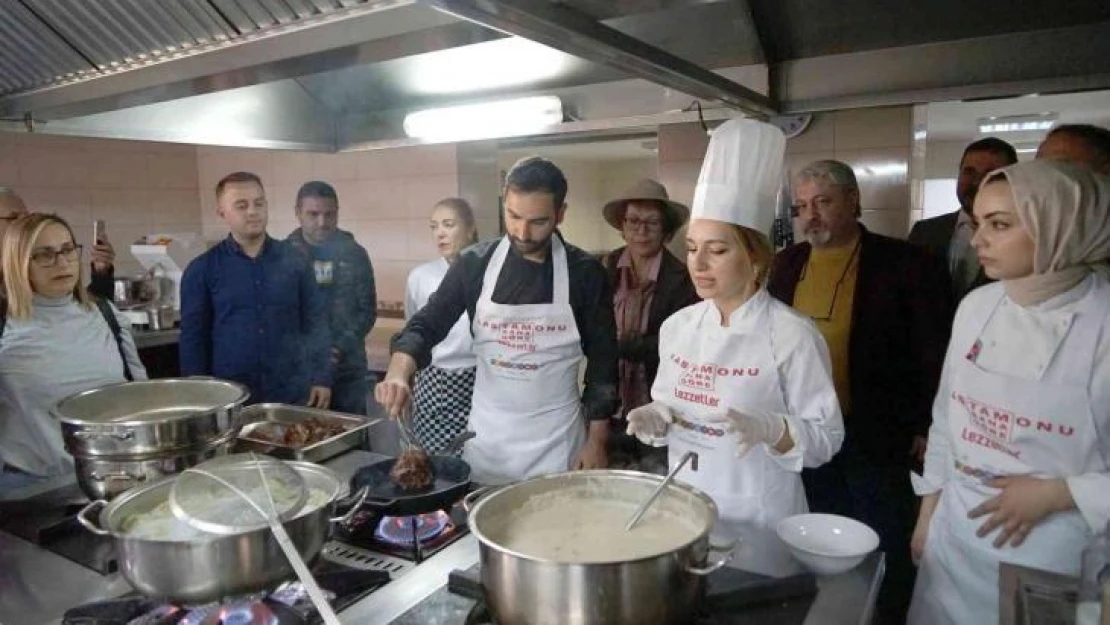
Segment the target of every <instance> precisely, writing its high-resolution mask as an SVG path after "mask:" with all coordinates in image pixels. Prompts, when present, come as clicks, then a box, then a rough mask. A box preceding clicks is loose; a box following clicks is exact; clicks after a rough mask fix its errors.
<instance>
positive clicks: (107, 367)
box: [0, 213, 146, 499]
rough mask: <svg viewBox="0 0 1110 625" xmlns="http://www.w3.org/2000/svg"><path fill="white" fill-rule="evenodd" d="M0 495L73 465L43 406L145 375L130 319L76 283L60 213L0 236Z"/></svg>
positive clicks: (76, 263)
mask: <svg viewBox="0 0 1110 625" xmlns="http://www.w3.org/2000/svg"><path fill="white" fill-rule="evenodd" d="M0 250H2V252H0V270H2V271H3V275H4V289H3V290H4V294H3V295H4V297H3V301H2V302H0V303H2V304H3V305H4V317H3V318H2V322H0V323H2V325H0V499H15V498H19V497H20V495H19V492H20V491H21V490H22V489H25V488H27V487H29V486H33V485H35V484H36V483H39V482H43V481H45V480H47V479H49V478H52V477H56V476H60V475H65V474H67V473H70V472H72V470H73V464H72V461H71V459H70V457H69V456H68V454H66V452H65V449H64V447H63V445H62V433H61V428H60V426H59V424H58V423H57V422H56V421H55V420H54V418H53V417H52V416H51V415H50V408H51V407H52V406H53V405H54V404H55V403H56V402H57V401H58V400H60V399H62V398H64V397H66V396H68V395H70V394H72V393H76V392H79V391H84V390H88V389H91V388H95V387H98V386H103V385H105V384H113V383H118V382H124V381H126V380H132V379H134V380H143V379H146V370H145V369H144V368H143V365H142V362H141V361H140V360H139V355H138V352H137V351H136V349H135V343H134V341H133V340H132V337H131V331H130V324H129V323H128V322H127V321H126V320H125V319H123V318H122V317H119V316H118V315H117V314H116V311H115V309H114V308H113V307H112V305H111V304H109V303H108V302H106V301H103V300H94V299H92V298H91V297H90V296H89V295H88V294H87V293H86V291H85V289H84V287H82V286H81V284H82V280H81V266H82V259H81V246H80V245H78V244H77V243H76V242H75V238H74V236H73V230H72V228H70V226H69V224H67V223H66V222H65V220H63V219H61V218H60V217H56V216H53V215H43V214H35V213H32V214H30V215H27V216H25V217H22V218H20V219H18V220H16V221H15V222H13V223H12V225H11V226H10V227H9V228H8V229H7V231H6V232H5V233H4V236H3V239H2V240H0Z"/></svg>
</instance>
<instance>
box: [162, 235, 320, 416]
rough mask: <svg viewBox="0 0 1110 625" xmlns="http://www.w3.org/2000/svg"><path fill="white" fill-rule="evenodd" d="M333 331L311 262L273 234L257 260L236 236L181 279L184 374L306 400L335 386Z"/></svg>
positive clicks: (279, 398)
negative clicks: (316, 389) (313, 392)
mask: <svg viewBox="0 0 1110 625" xmlns="http://www.w3.org/2000/svg"><path fill="white" fill-rule="evenodd" d="M330 343H331V340H330V332H329V330H328V321H327V310H326V305H325V302H324V298H323V295H322V294H321V293H320V292H319V290H318V289H317V288H316V279H315V276H314V274H313V270H312V267H310V266H309V265H308V263H306V262H305V260H304V259H303V258H302V257H301V255H300V254H298V253H297V252H296V250H294V249H293V248H292V247H290V246H289V245H288V244H287V243H284V242H281V241H277V240H275V239H271V238H269V237H267V238H266V242H265V243H264V244H263V246H262V251H261V252H260V253H259V255H258V256H257V257H256V258H250V257H248V256H247V255H246V254H244V253H243V251H242V248H241V247H240V246H239V244H238V243H236V242H235V241H234V240H233V239H232V238H231V237H228V238H227V239H225V240H224V241H222V242H220V243H219V244H218V245H216V246H215V247H213V248H212V249H210V250H208V251H207V252H205V253H204V254H202V255H201V256H198V257H197V258H196V259H194V260H193V262H191V263H189V267H188V268H187V269H186V270H185V275H184V277H183V278H182V281H181V343H180V351H181V374H182V375H211V376H215V377H218V378H223V379H226V380H234V381H236V382H240V383H242V384H245V385H246V386H247V388H249V389H250V390H251V401H252V402H280V403H291V404H300V403H304V402H305V401H306V400H307V399H308V391H309V387H310V386H329V387H330V386H331V382H332V373H333V371H332V368H333V365H332V363H331V355H330Z"/></svg>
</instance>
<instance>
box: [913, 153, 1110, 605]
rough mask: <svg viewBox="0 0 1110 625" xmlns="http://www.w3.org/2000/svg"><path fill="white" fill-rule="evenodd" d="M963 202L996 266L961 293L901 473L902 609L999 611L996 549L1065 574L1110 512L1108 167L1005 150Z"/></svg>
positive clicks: (989, 264) (1010, 558)
mask: <svg viewBox="0 0 1110 625" xmlns="http://www.w3.org/2000/svg"><path fill="white" fill-rule="evenodd" d="M974 215H975V220H976V222H977V224H978V229H977V231H976V234H975V237H974V239H973V240H972V244H973V245H974V247H975V249H976V251H977V252H978V254H979V260H980V262H981V263H982V264H983V267H984V269H985V270H986V273H987V275H988V276H989V277H991V278H994V279H996V280H999V282H997V283H995V284H991V285H989V286H986V287H983V288H981V289H978V290H976V291H974V292H972V293H971V294H969V295H968V296H967V297H966V298H965V299H964V300H963V301H962V302H961V303H960V308H959V311H958V312H957V313H956V321H955V326H954V328H953V331H952V340H951V343H949V346H948V354H947V357H946V359H945V365H944V373H943V375H942V378H941V384H940V389H939V392H938V393H937V398H936V401H935V403H934V405H933V425H932V429H931V430H930V432H929V447H928V452H927V454H926V458H925V474H924V476H923V477H919V476H914V478H915V480H914V482H915V484H914V485H915V488H916V490H917V492H918V494H919V495H923V500H922V506H921V513H920V515H919V517H918V522H917V528H916V529H915V531H914V536H913V543H912V550H913V553H914V556H915V558H918V559H919V561H920V570H919V573H918V577H917V585H916V587H915V588H914V598H913V604H912V606H911V608H910V617H909V622H910V623H911V624H921V625H924V624H926V623H927V624H929V625H944V624H946V623H952V624H963V623H995V622H998V604H999V598H998V569H999V564H1000V563H1003V562H1009V563H1013V564H1018V565H1022V566H1028V567H1033V568H1036V569H1042V570H1048V571H1053V572H1056V573H1062V574H1066V575H1077V574H1078V572H1079V566H1080V554H1081V552H1082V549H1083V546H1084V544H1085V543H1086V542H1087V540H1088V539H1089V537H1090V536H1091V535H1092V533H1093V532H1101V531H1102V530H1103V528H1105V527H1106V525H1107V522H1108V521H1110V496H1108V495H1107V492H1110V450H1108V447H1110V439H1108V437H1110V384H1107V380H1110V282H1108V280H1107V278H1106V276H1105V274H1104V273H1102V272H1101V271H1099V270H1097V269H1096V266H1098V265H1100V264H1102V263H1105V262H1106V261H1107V260H1108V259H1110V179H1108V178H1106V177H1105V176H1101V175H1099V174H1095V173H1092V172H1090V171H1086V170H1082V169H1079V168H1077V167H1074V166H1071V165H1068V164H1064V163H1053V162H1046V161H1033V162H1028V163H1020V164H1017V165H1012V166H1010V167H1006V168H1004V169H1000V170H998V171H996V172H993V173H992V174H990V175H989V176H988V177H987V178H986V180H985V181H984V182H983V184H982V185H981V187H980V190H979V194H978V195H977V196H976V198H975V207H974Z"/></svg>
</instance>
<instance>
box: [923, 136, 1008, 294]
mask: <svg viewBox="0 0 1110 625" xmlns="http://www.w3.org/2000/svg"><path fill="white" fill-rule="evenodd" d="M1016 162H1017V152H1016V151H1015V150H1014V146H1012V145H1010V144H1009V143H1006V142H1005V141H1003V140H1001V139H996V138H994V137H987V138H986V139H980V140H978V141H976V142H975V143H972V144H971V145H969V146H967V148H965V149H964V155H963V158H961V159H960V171H959V177H958V178H957V179H956V198H957V199H958V200H959V201H960V210H957V211H953V212H951V213H948V214H947V215H941V216H939V217H933V218H931V219H923V220H921V221H919V222H917V223H916V224H914V226H913V229H912V230H910V237H909V240H910V243H914V244H917V245H921V246H924V247H926V248H928V249H929V250H930V251H931V252H932V253H933V254H934V255H935V256H936V257H937V258H940V259H943V260H945V261H946V264H947V267H948V275H949V279H950V282H951V284H952V293H953V295H954V296H955V298H956V301H957V302H959V301H960V300H961V299H963V297H964V295H967V293H968V292H969V291H971V290H972V289H975V288H978V287H980V286H982V285H984V284H986V283H987V282H990V280H989V279H988V278H987V276H986V274H985V273H983V268H982V267H981V266H980V265H979V257H978V256H977V255H976V254H975V250H974V249H972V247H971V237H972V235H974V234H975V228H974V225H973V223H972V219H971V206H972V204H974V203H975V193H976V192H977V191H978V190H979V183H980V182H982V181H983V177H984V176H986V175H987V174H988V173H990V172H992V171H994V170H996V169H998V168H999V167H1005V166H1007V165H1013V164H1014V163H1016Z"/></svg>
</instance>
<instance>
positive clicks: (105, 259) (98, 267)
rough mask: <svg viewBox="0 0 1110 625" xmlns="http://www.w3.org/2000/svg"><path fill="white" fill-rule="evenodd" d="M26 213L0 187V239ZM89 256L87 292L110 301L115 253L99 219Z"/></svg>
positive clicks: (8, 191)
mask: <svg viewBox="0 0 1110 625" xmlns="http://www.w3.org/2000/svg"><path fill="white" fill-rule="evenodd" d="M28 212H30V211H28V210H27V204H26V203H24V202H23V198H21V197H19V195H18V194H17V193H16V192H15V191H14V190H12V189H9V188H7V187H0V238H2V237H3V235H4V231H5V230H7V229H8V225H9V224H11V223H12V222H13V221H15V220H16V219H19V218H20V217H22V216H24V215H26V214H27V213H28ZM97 224H99V227H98V226H97ZM90 255H91V257H92V279H91V280H90V281H89V292H90V293H92V294H93V295H95V296H97V297H99V298H102V299H107V300H111V299H112V294H113V291H114V290H115V289H114V288H113V285H112V283H113V281H114V280H115V267H113V263H114V262H115V260H116V251H115V249H113V248H112V244H111V242H109V241H108V235H107V233H105V232H104V222H103V221H101V220H99V219H98V220H96V222H95V223H94V225H93V245H92V247H91V248H90Z"/></svg>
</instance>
